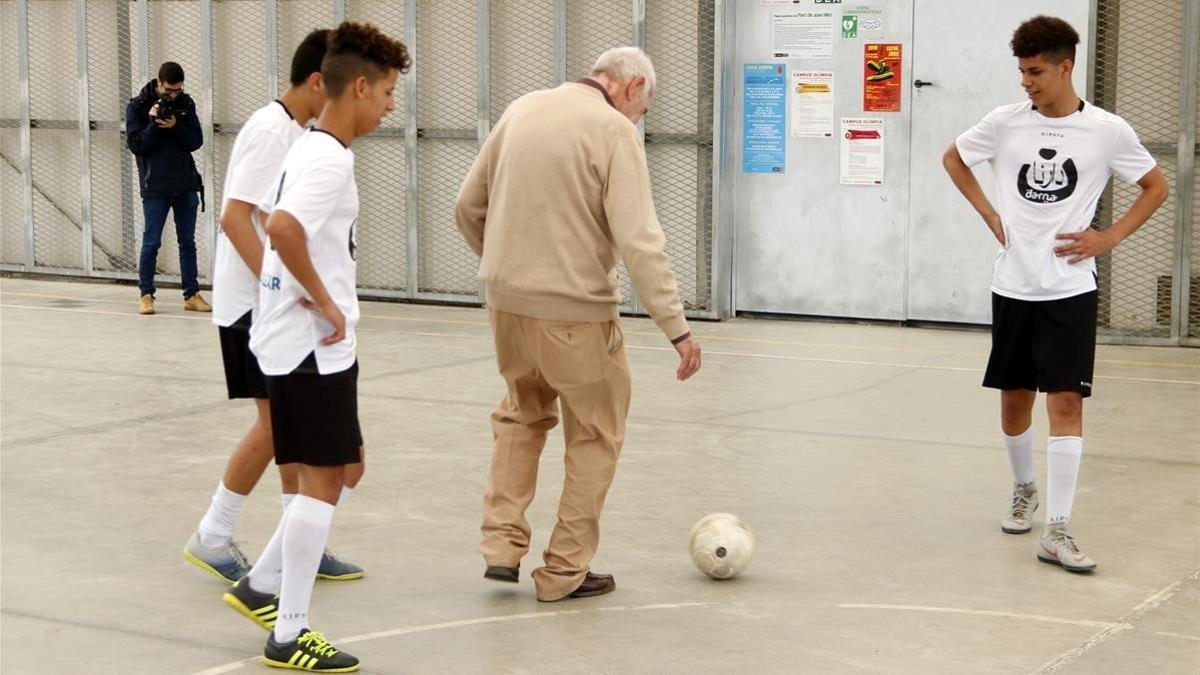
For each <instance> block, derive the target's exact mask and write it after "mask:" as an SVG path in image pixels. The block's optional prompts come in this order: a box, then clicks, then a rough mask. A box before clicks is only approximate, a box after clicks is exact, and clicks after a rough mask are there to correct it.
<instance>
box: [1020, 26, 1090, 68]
mask: <svg viewBox="0 0 1200 675" xmlns="http://www.w3.org/2000/svg"><path fill="white" fill-rule="evenodd" d="M1008 44H1009V46H1010V47H1012V51H1013V56H1015V57H1017V58H1019V59H1027V58H1030V57H1034V56H1038V55H1039V54H1040V55H1041V56H1042V57H1043V58H1045V59H1046V60H1047V61H1052V62H1054V63H1062V62H1063V61H1065V60H1066V59H1071V63H1074V62H1075V45H1077V44H1079V33H1076V32H1075V29H1074V28H1071V24H1069V23H1067V22H1066V21H1063V20H1062V19H1059V18H1058V17H1053V16H1044V15H1042V16H1035V17H1033V18H1032V19H1030V20H1028V21H1026V22H1025V23H1023V24H1021V25H1020V26H1017V30H1015V31H1014V32H1013V37H1012V42H1010V43H1008Z"/></svg>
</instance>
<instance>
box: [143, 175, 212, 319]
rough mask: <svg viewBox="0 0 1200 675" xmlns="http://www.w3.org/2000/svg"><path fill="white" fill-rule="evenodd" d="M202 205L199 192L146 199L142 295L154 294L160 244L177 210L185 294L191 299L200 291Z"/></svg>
mask: <svg viewBox="0 0 1200 675" xmlns="http://www.w3.org/2000/svg"><path fill="white" fill-rule="evenodd" d="M199 205H200V197H199V195H197V194H196V193H195V192H185V193H182V194H177V195H169V196H166V197H143V198H142V213H144V214H145V216H146V230H145V232H143V233H142V255H141V257H140V258H139V259H138V289H139V290H140V291H141V293H142V295H145V294H147V293H149V294H150V295H154V291H155V288H154V267H155V265H156V264H157V262H158V247H159V246H162V233H163V227H164V226H165V225H166V224H167V212H168V211H174V212H175V238H176V239H178V240H179V272H180V275H181V276H182V277H183V297H184V298H185V299H186V298H190V297H192V296H193V295H195V294H197V293H199V292H200V281H199V280H198V279H197V278H196V207H197V206H199Z"/></svg>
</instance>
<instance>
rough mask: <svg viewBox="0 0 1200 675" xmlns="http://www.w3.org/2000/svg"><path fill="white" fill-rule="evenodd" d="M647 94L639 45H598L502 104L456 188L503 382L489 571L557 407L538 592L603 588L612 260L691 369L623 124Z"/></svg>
mask: <svg viewBox="0 0 1200 675" xmlns="http://www.w3.org/2000/svg"><path fill="white" fill-rule="evenodd" d="M653 95H654V67H653V65H652V64H651V63H650V59H649V57H647V56H646V55H645V54H644V53H643V52H642V51H641V50H639V49H637V48H634V47H621V48H617V49H612V50H609V51H607V52H605V53H604V54H602V55H601V56H600V58H599V59H598V60H597V61H596V65H595V66H594V67H593V69H592V73H591V75H590V77H586V78H583V79H581V80H579V81H577V82H568V83H565V84H563V85H561V86H559V87H557V88H555V89H549V90H545V91H536V92H533V93H530V94H526V95H525V96H522V97H521V98H519V99H517V100H516V101H514V102H513V103H512V105H510V106H509V107H508V109H507V110H506V111H505V112H504V115H503V116H502V117H501V118H500V121H499V123H497V124H496V127H495V128H494V129H493V130H492V133H491V135H489V136H488V139H487V141H486V142H484V144H483V148H482V149H481V150H480V152H479V157H478V158H476V160H475V163H474V165H473V166H472V167H471V171H470V173H468V174H467V178H466V180H465V181H464V183H463V186H462V189H461V190H460V191H459V195H458V208H457V214H456V215H457V220H458V228H459V230H460V231H461V232H462V234H463V237H465V238H466V240H467V243H468V244H470V246H471V248H472V249H473V250H474V251H475V253H476V254H478V255H480V256H481V257H482V260H481V263H480V267H479V277H480V278H481V279H482V280H483V282H484V284H485V286H486V289H487V303H488V307H489V308H490V311H491V322H492V332H493V334H494V335H495V341H496V361H497V363H498V365H499V369H500V374H501V375H502V376H503V377H504V381H505V383H506V384H507V389H508V391H507V394H506V395H505V397H504V399H503V400H501V401H500V405H499V406H498V407H497V408H496V411H495V412H493V413H492V432H493V434H494V437H495V446H494V448H493V451H492V468H491V475H490V478H489V480H488V486H487V491H486V493H485V494H484V508H483V510H484V515H483V527H482V532H483V540H482V542H481V543H480V544H479V551H480V552H481V553H482V554H483V558H484V561H485V563H486V565H487V571H486V572H485V573H484V576H486V577H487V578H489V579H496V580H500V581H512V582H515V581H517V579H518V571H519V567H520V562H521V558H522V557H524V555H525V554H526V553H527V552H528V550H529V538H530V528H529V521H527V520H526V518H525V510H526V509H527V508H528V507H529V504H530V502H531V501H533V493H534V488H535V487H536V485H537V471H538V459H539V457H540V456H541V453H542V448H543V446H544V445H545V443H546V433H547V432H548V431H549V430H550V429H551V428H553V427H554V425H555V424H557V423H558V414H559V412H558V408H559V407H560V406H561V410H562V419H563V430H564V433H565V435H566V444H567V451H566V460H565V464H566V479H565V481H564V484H563V492H562V498H561V499H560V501H559V505H558V523H557V525H555V527H554V532H553V533H552V535H551V537H550V545H549V547H548V548H547V550H546V552H545V553H544V554H543V560H544V562H545V565H544V566H542V567H540V568H538V569H537V570H534V572H533V581H534V585H535V586H536V587H537V597H538V599H539V600H542V601H546V602H551V601H555V600H562V599H565V598H578V597H587V596H593V595H602V594H604V593H608V592H611V591H612V590H613V589H615V588H616V583H615V582H614V581H613V578H612V576H611V575H607V574H594V573H592V572H591V571H590V570H589V568H588V564H589V563H590V562H591V560H592V557H593V556H594V555H595V554H596V548H597V547H598V546H599V543H600V511H601V509H602V508H603V506H604V498H605V495H607V494H608V488H609V486H610V485H611V484H612V479H613V475H614V474H615V472H616V468H617V457H618V456H619V455H620V453H621V445H622V443H623V442H624V440H625V417H626V415H627V414H628V412H629V394H630V380H629V364H628V362H627V361H626V360H625V348H624V339H623V334H622V332H621V324H620V321H619V315H618V313H617V306H618V304H619V303H620V293H619V292H618V290H617V277H616V272H615V267H616V264H617V259H618V256H619V257H620V258H621V259H623V260H624V261H625V266H626V268H627V269H628V270H629V274H630V276H631V277H632V279H633V285H634V288H635V289H636V290H637V294H638V297H639V298H640V299H641V301H642V305H643V306H644V307H646V309H647V310H648V311H649V312H650V316H651V317H652V318H653V319H654V321H655V323H657V324H658V327H659V328H660V329H661V330H662V332H663V333H664V334H665V335H666V337H667V339H668V340H670V341H671V344H673V345H674V346H675V350H676V351H677V352H678V353H679V367H678V370H677V371H676V377H677V378H678V379H679V380H686V379H687V378H689V377H691V376H692V375H693V374H695V372H696V371H697V370H699V369H700V346H699V345H698V344H697V343H696V340H695V339H694V338H692V336H691V333H690V332H689V330H688V324H687V320H686V319H685V318H684V316H683V305H682V304H681V303H680V301H679V295H678V292H677V290H676V285H675V275H674V274H672V272H671V269H670V266H669V264H668V261H667V255H666V253H665V252H664V250H663V248H664V243H665V241H664V237H663V231H662V227H661V226H660V225H659V224H658V218H657V217H656V216H655V213H654V204H653V202H652V201H651V198H650V174H649V171H648V170H647V168H646V153H645V149H644V148H643V147H642V141H641V138H640V137H639V135H638V130H637V127H636V126H635V125H636V124H637V123H638V121H639V120H641V119H642V116H643V115H645V114H646V109H647V107H648V106H649V105H650V101H651V98H652V97H653Z"/></svg>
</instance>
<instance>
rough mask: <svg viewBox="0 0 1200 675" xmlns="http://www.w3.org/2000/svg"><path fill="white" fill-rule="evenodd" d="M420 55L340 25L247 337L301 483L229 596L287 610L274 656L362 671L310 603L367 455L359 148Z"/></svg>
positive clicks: (279, 443) (278, 212)
mask: <svg viewBox="0 0 1200 675" xmlns="http://www.w3.org/2000/svg"><path fill="white" fill-rule="evenodd" d="M410 63H411V60H410V59H409V56H408V50H407V49H406V48H405V46H404V44H403V43H401V42H399V41H397V40H393V39H391V38H389V37H387V36H386V35H384V34H383V33H381V32H380V31H379V30H378V29H377V28H375V27H374V26H371V25H368V24H359V23H353V22H345V23H342V24H341V25H340V26H338V27H337V28H336V29H335V30H334V31H333V33H332V34H331V35H330V36H329V44H328V49H327V52H326V54H325V59H324V61H323V62H322V64H321V75H322V77H323V78H324V81H325V95H326V98H327V103H326V105H325V108H324V110H323V111H322V112H321V115H320V117H319V118H318V119H317V123H316V125H315V127H314V128H313V129H312V130H310V131H308V132H307V133H305V134H304V135H303V136H302V137H301V138H300V139H298V140H297V141H296V142H295V143H294V144H293V145H292V148H291V150H289V151H288V154H287V158H286V159H285V160H284V162H283V166H282V167H281V171H280V175H279V177H278V180H277V182H276V185H275V187H274V189H273V190H272V192H271V194H270V195H269V197H268V200H269V201H268V203H264V204H263V205H262V209H263V211H267V212H269V213H270V214H271V215H270V216H269V217H268V218H267V224H266V230H267V236H268V238H269V239H270V242H271V246H270V250H269V251H267V252H266V253H264V255H263V263H262V274H261V277H260V284H261V285H260V290H259V299H258V308H257V310H256V312H255V319H254V323H253V325H252V327H251V329H250V347H251V349H252V350H253V352H254V355H255V356H257V357H258V362H259V365H260V366H261V367H262V372H263V374H265V375H266V380H267V393H268V394H269V395H270V405H271V422H272V427H271V428H272V435H273V437H274V441H275V462H276V463H277V464H292V463H295V464H298V468H299V475H300V494H299V495H297V496H296V498H295V499H294V500H292V503H291V505H289V506H288V508H287V510H286V511H285V512H284V515H283V518H282V519H281V520H280V522H279V526H278V528H276V530H275V534H274V535H273V536H272V537H271V540H270V542H269V543H268V544H267V546H266V548H265V549H264V550H263V553H262V556H260V557H259V560H258V562H257V563H256V564H255V565H254V567H253V568H252V569H251V570H250V573H249V574H248V575H246V577H244V578H243V579H241V580H240V581H238V582H237V583H236V584H234V586H233V587H232V588H231V589H230V590H229V592H228V593H226V594H225V596H224V599H225V601H226V602H227V603H229V605H230V606H232V607H233V608H234V609H236V610H238V611H239V612H240V613H242V614H243V615H245V616H247V617H248V618H250V619H252V620H254V621H255V623H258V624H259V625H260V626H263V627H267V624H266V623H265V622H264V621H262V620H261V617H263V616H267V615H277V619H276V621H275V624H274V627H273V628H272V630H271V635H270V636H269V637H268V638H267V645H266V648H265V651H264V656H265V661H266V663H267V665H270V666H275V667H279V668H291V669H295V670H311V671H317V672H350V671H353V670H357V669H358V659H356V658H354V657H353V656H350V655H349V654H346V653H344V652H341V651H338V650H337V649H336V648H334V647H333V646H332V645H330V644H329V643H328V642H327V641H326V640H325V638H324V636H322V635H321V634H320V633H317V632H315V631H312V630H310V629H309V622H308V606H309V601H310V599H311V597H312V589H313V578H314V576H315V574H316V572H317V567H318V565H319V564H320V561H321V552H322V551H323V550H324V548H325V542H326V540H327V538H328V536H329V527H330V524H331V523H332V521H333V513H334V507H335V505H336V504H337V503H338V499H339V496H340V494H341V491H342V486H343V484H344V482H345V475H346V473H347V472H348V471H349V470H350V466H352V465H354V464H359V463H361V461H362V432H361V430H360V428H359V423H358V394H357V388H358V361H357V359H356V357H355V334H354V327H355V324H357V323H358V316H359V312H358V298H357V295H356V293H355V231H354V227H355V220H356V218H357V217H358V188H357V186H356V185H355V181H354V153H353V152H351V151H350V147H349V146H350V143H351V142H353V140H354V139H355V138H356V137H358V136H360V135H362V134H365V133H369V132H371V131H373V130H374V129H375V128H376V127H378V126H379V122H380V120H382V119H383V117H385V116H386V115H387V114H388V113H389V112H391V111H392V110H393V109H394V108H395V102H394V100H393V98H392V93H393V90H394V88H395V85H396V78H397V77H398V76H399V74H400V73H401V72H406V71H407V70H408V68H409V65H410ZM359 470H360V471H361V467H360V468H359ZM276 593H278V600H276V597H275V594H276Z"/></svg>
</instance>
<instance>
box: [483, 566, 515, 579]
mask: <svg viewBox="0 0 1200 675" xmlns="http://www.w3.org/2000/svg"><path fill="white" fill-rule="evenodd" d="M483 578H484V579H492V580H493V581H508V582H511V583H514V584H515V583H517V582H518V581H519V580H520V578H521V565H520V564H517V565H513V566H512V567H505V566H504V565H488V567H487V569H486V570H484V572H483Z"/></svg>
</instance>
